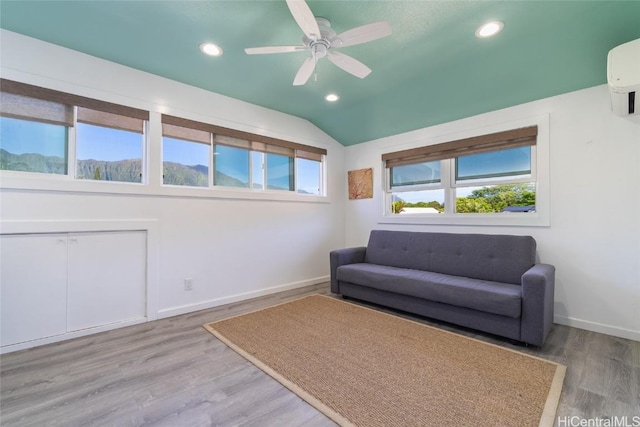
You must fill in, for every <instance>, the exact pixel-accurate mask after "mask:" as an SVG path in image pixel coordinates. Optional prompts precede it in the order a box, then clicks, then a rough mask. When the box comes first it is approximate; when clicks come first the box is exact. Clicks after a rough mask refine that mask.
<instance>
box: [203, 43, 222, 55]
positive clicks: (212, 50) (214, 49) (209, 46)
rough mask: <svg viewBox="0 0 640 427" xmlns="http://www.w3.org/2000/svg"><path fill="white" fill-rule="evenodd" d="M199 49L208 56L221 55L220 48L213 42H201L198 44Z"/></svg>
mask: <svg viewBox="0 0 640 427" xmlns="http://www.w3.org/2000/svg"><path fill="white" fill-rule="evenodd" d="M200 50H201V51H202V53H204V54H206V55H210V56H220V55H222V48H221V47H220V46H218V45H215V44H213V43H202V44H201V45H200Z"/></svg>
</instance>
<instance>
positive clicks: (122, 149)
mask: <svg viewBox="0 0 640 427" xmlns="http://www.w3.org/2000/svg"><path fill="white" fill-rule="evenodd" d="M76 141H77V143H76V156H77V157H78V160H88V159H94V160H103V161H108V162H113V161H118V160H125V159H141V158H142V147H143V136H142V134H140V133H136V132H129V131H124V130H118V129H110V128H105V127H101V126H93V125H88V124H85V123H78V124H77V126H76Z"/></svg>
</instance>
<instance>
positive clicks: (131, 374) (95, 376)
mask: <svg viewBox="0 0 640 427" xmlns="http://www.w3.org/2000/svg"><path fill="white" fill-rule="evenodd" d="M316 293H321V294H327V295H328V294H329V285H328V284H326V283H325V284H320V285H315V286H310V287H306V288H301V289H296V290H292V291H287V292H282V293H278V294H274V295H269V296H266V297H261V298H257V299H254V300H250V301H243V302H240V303H235V304H229V305H226V306H222V307H218V308H214V309H210V310H203V311H199V312H196V313H190V314H185V315H182V316H176V317H173V318H169V319H163V320H158V321H155V322H150V323H145V324H141V325H136V326H131V327H127V328H123V329H118V330H114V331H109V332H104V333H101V334H96V335H92V336H88V337H82V338H77V339H74V340H70V341H65V342H61V343H55V344H50V345H46V346H42V347H38V348H34V349H30V350H24V351H20V352H15V353H10V354H5V355H2V356H0V425H2V426H56V425H60V426H90V425H95V426H172V427H175V426H214V425H215V426H237V425H242V426H278V427H282V426H333V425H334V424H333V422H332V421H330V420H329V419H328V418H326V417H325V416H324V415H322V414H321V413H319V412H318V411H316V410H315V409H314V408H312V407H311V406H309V405H308V404H307V403H306V402H304V401H302V400H301V399H300V398H298V397H297V396H296V395H294V394H293V393H291V392H289V391H288V390H287V389H285V388H284V387H282V386H281V385H280V384H279V383H277V382H276V381H275V380H273V379H271V378H270V377H269V376H267V375H266V374H264V373H263V372H262V371H260V370H259V369H257V368H256V367H254V366H253V365H252V364H250V363H249V362H247V361H245V360H244V359H243V358H242V357H240V356H238V355H237V354H236V353H235V352H234V351H232V350H230V349H229V348H227V347H226V346H225V345H224V344H222V343H221V342H220V341H218V340H217V339H216V338H215V337H213V336H212V335H211V334H209V333H208V332H206V331H205V330H204V329H203V328H202V327H201V325H202V324H203V323H206V322H212V321H215V320H218V319H223V318H226V317H229V316H232V315H236V314H240V313H245V312H249V311H254V310H258V309H261V308H264V307H268V306H271V305H274V304H278V303H281V302H284V301H288V300H291V299H295V298H299V297H301V296H305V295H310V294H316ZM406 317H410V318H413V317H411V316H406ZM413 319H415V318H413ZM418 320H419V321H421V322H423V323H426V324H431V325H436V326H437V327H440V328H443V329H447V330H452V331H455V332H458V333H461V334H463V335H467V336H472V337H475V338H478V339H480V340H483V341H486V342H492V343H496V344H499V345H501V346H504V347H508V348H514V349H516V350H519V351H522V352H525V353H529V354H534V355H537V356H539V357H542V358H546V359H549V360H553V361H555V362H559V363H562V364H565V365H566V366H567V367H568V370H567V377H566V379H565V384H564V389H563V392H562V396H561V401H560V407H559V409H558V414H557V415H558V416H559V417H572V416H576V417H581V418H596V417H597V418H610V417H613V416H618V417H620V416H625V415H626V416H627V417H633V416H638V417H640V342H637V341H630V340H625V339H622V338H615V337H610V336H607V335H602V334H598V333H594V332H589V331H584V330H581V329H575V328H570V327H567V326H561V325H555V326H554V328H553V330H552V331H551V335H550V336H549V338H548V340H547V343H546V344H545V346H544V347H543V348H542V349H536V348H531V347H523V346H520V345H517V344H515V343H511V342H505V341H504V340H501V339H498V338H496V337H492V336H488V335H481V334H477V333H475V332H473V331H470V330H465V329H460V328H457V327H453V326H450V325H446V324H441V323H436V322H430V321H427V320H425V319H418ZM638 419H639V420H640V418H638ZM631 421H632V419H631V418H629V422H631ZM565 425H568V424H565ZM630 425H631V424H630Z"/></svg>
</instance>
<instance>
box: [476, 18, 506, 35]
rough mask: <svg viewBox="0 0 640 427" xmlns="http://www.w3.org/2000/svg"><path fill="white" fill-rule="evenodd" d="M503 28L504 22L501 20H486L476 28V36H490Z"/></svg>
mask: <svg viewBox="0 0 640 427" xmlns="http://www.w3.org/2000/svg"><path fill="white" fill-rule="evenodd" d="M502 28H504V22H502V21H491V22H487V23H486V24H484V25H481V26H480V27H479V28H478V29H477V30H476V37H480V38H485V37H491V36H493V35H495V34H498V33H499V32H500V31H502Z"/></svg>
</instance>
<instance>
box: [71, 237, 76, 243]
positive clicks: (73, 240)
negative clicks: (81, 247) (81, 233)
mask: <svg viewBox="0 0 640 427" xmlns="http://www.w3.org/2000/svg"><path fill="white" fill-rule="evenodd" d="M70 240H71V243H78V239H77V238H76V237H72V238H71V239H70Z"/></svg>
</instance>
